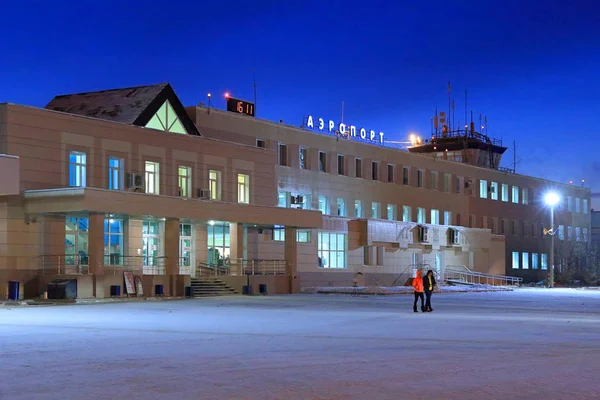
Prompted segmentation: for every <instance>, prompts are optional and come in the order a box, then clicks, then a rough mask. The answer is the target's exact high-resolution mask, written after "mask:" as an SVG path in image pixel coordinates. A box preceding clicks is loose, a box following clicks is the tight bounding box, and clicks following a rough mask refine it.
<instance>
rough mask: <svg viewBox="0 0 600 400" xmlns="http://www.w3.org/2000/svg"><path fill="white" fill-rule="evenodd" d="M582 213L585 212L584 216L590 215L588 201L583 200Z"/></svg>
mask: <svg viewBox="0 0 600 400" xmlns="http://www.w3.org/2000/svg"><path fill="white" fill-rule="evenodd" d="M582 211H583V213H584V214H587V213H588V201H587V199H583V207H582Z"/></svg>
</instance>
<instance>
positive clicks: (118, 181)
mask: <svg viewBox="0 0 600 400" xmlns="http://www.w3.org/2000/svg"><path fill="white" fill-rule="evenodd" d="M123 171H124V168H123V159H122V158H119V157H109V158H108V188H109V189H110V190H123V188H124V186H125V185H124V182H123V181H124V179H123V175H124V172H123Z"/></svg>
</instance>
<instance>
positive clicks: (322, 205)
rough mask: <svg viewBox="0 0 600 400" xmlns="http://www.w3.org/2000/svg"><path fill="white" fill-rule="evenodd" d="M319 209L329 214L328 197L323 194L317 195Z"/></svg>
mask: <svg viewBox="0 0 600 400" xmlns="http://www.w3.org/2000/svg"><path fill="white" fill-rule="evenodd" d="M319 211H321V212H322V213H323V214H329V199H327V197H325V196H319Z"/></svg>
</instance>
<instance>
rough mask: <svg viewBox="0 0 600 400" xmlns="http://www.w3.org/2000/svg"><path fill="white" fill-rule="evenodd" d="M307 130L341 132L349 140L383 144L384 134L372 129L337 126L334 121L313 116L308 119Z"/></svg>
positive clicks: (341, 124) (339, 124)
mask: <svg viewBox="0 0 600 400" xmlns="http://www.w3.org/2000/svg"><path fill="white" fill-rule="evenodd" d="M305 126H306V128H308V129H312V130H315V131H317V132H324V133H331V134H336V133H337V132H339V134H340V135H342V136H347V137H348V139H350V138H355V139H362V140H365V141H367V142H371V143H381V144H383V132H375V131H374V130H372V129H370V130H369V129H365V128H357V127H356V126H354V125H346V124H344V123H343V122H340V123H338V124H336V123H335V122H334V121H332V120H324V119H323V118H314V117H313V116H312V115H309V116H308V117H306V125H305Z"/></svg>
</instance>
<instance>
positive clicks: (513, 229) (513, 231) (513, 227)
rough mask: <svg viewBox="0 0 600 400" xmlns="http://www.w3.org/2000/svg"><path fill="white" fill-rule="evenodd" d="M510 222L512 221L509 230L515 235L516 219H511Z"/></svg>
mask: <svg viewBox="0 0 600 400" xmlns="http://www.w3.org/2000/svg"><path fill="white" fill-rule="evenodd" d="M511 223H512V229H511V232H512V234H513V235H515V236H516V235H517V221H515V220H512V221H511Z"/></svg>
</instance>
